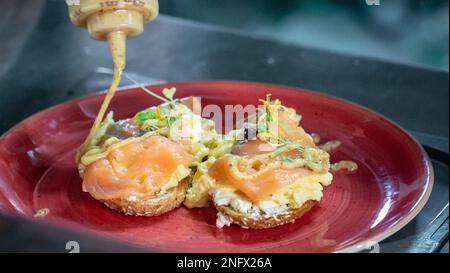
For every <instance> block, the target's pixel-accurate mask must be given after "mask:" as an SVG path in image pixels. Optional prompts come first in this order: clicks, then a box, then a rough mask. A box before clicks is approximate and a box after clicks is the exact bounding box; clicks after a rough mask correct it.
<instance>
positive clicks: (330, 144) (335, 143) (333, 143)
mask: <svg viewBox="0 0 450 273" xmlns="http://www.w3.org/2000/svg"><path fill="white" fill-rule="evenodd" d="M339 146H341V142H340V141H339V140H330V141H327V142H325V143H323V144H320V145H319V148H320V149H322V150H323V151H325V152H327V153H328V152H331V151H332V150H334V149H337V148H338V147H339Z"/></svg>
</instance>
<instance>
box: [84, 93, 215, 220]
mask: <svg viewBox="0 0 450 273" xmlns="http://www.w3.org/2000/svg"><path fill="white" fill-rule="evenodd" d="M174 91H175V90H169V89H168V90H164V93H165V94H167V96H168V98H167V101H166V102H165V103H163V104H161V105H159V106H157V107H152V108H150V109H148V110H145V111H142V112H139V113H137V114H136V115H135V117H133V118H130V119H125V120H119V121H114V119H113V113H112V112H111V113H109V114H108V115H107V117H106V119H105V120H104V121H103V122H102V123H101V125H100V126H99V127H98V128H97V129H96V131H95V132H94V133H93V134H91V137H89V138H88V139H87V140H86V142H85V143H84V144H83V145H82V146H81V147H80V149H79V151H78V155H77V161H78V169H79V173H80V175H81V177H82V179H83V190H84V191H87V192H89V193H90V194H91V195H92V197H94V198H95V199H97V200H99V201H101V202H103V203H104V204H105V205H107V206H108V207H110V208H113V209H115V210H117V211H120V212H123V213H125V214H128V215H142V216H155V215H160V214H162V213H165V212H168V211H170V210H172V209H174V208H176V207H178V206H179V205H180V204H181V203H182V202H183V200H184V199H185V192H186V189H187V187H188V185H189V183H190V181H191V176H192V173H193V170H195V169H196V165H197V164H198V163H199V162H200V161H202V159H203V157H205V156H206V155H207V154H208V152H209V147H210V146H211V145H214V143H215V141H216V138H217V134H216V131H215V128H214V123H213V122H212V121H210V120H207V119H203V118H201V117H200V116H199V115H197V114H195V113H194V112H193V111H192V108H193V106H194V105H195V103H196V99H195V98H188V99H185V100H174V99H172V96H173V93H174Z"/></svg>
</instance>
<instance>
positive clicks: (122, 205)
mask: <svg viewBox="0 0 450 273" xmlns="http://www.w3.org/2000/svg"><path fill="white" fill-rule="evenodd" d="M188 182H189V179H188V178H185V179H183V180H181V181H180V182H179V183H178V186H177V187H175V188H173V189H172V190H171V191H169V192H168V193H167V194H166V195H165V196H164V198H162V199H161V200H158V201H157V202H156V201H155V200H157V198H161V197H160V196H152V197H146V198H141V199H138V200H136V201H130V200H129V199H126V198H115V199H110V200H99V201H101V202H102V203H104V204H105V205H106V206H107V207H109V208H111V209H114V210H116V211H118V212H121V213H124V214H126V215H134V216H158V215H161V214H164V213H166V212H169V211H171V210H173V209H176V208H178V207H179V206H180V205H181V203H182V202H183V200H184V197H185V194H186V189H187V187H188Z"/></svg>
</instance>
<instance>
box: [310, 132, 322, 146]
mask: <svg viewBox="0 0 450 273" xmlns="http://www.w3.org/2000/svg"><path fill="white" fill-rule="evenodd" d="M311 137H312V139H313V141H314V144H316V145H317V144H319V143H320V135H319V134H316V133H311Z"/></svg>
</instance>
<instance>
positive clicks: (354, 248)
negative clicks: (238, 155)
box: [0, 80, 435, 253]
mask: <svg viewBox="0 0 450 273" xmlns="http://www.w3.org/2000/svg"><path fill="white" fill-rule="evenodd" d="M221 83H222V84H237V85H253V86H261V85H263V86H265V87H271V86H272V87H275V88H277V87H278V88H283V89H286V90H290V91H293V92H303V93H310V94H314V95H315V96H318V97H323V98H328V99H333V100H336V101H338V102H341V103H344V104H349V105H351V106H353V107H356V108H359V109H361V110H364V111H366V112H369V113H371V114H374V115H376V116H378V117H380V118H381V119H382V120H383V121H384V122H387V123H389V124H390V125H392V126H393V127H394V128H396V129H397V130H398V131H399V132H401V133H402V134H404V135H405V136H406V137H407V138H409V139H410V140H411V141H412V142H413V143H414V144H415V146H416V148H417V149H418V150H419V151H420V153H421V155H422V156H423V159H424V161H425V167H426V170H427V179H426V180H427V181H426V190H425V191H424V192H423V193H422V195H421V196H420V198H419V199H418V200H417V201H416V203H415V204H414V208H413V209H412V210H411V211H410V212H409V213H408V214H406V215H405V217H404V218H403V219H402V220H400V221H398V222H397V223H395V224H394V225H392V226H391V227H390V228H389V229H387V230H385V231H383V232H381V233H379V234H376V235H374V236H372V237H369V238H368V239H366V240H364V241H361V242H358V243H356V244H353V245H350V246H347V247H345V248H343V249H339V250H338V251H336V253H349V252H358V251H361V250H363V249H367V247H368V246H371V245H373V244H374V243H378V242H380V241H382V240H384V239H386V238H388V237H389V236H391V235H393V234H394V233H396V232H397V231H399V230H400V229H401V228H403V227H404V226H406V225H407V224H408V223H409V222H410V221H411V220H413V219H414V218H415V217H416V216H417V214H419V212H420V211H421V210H422V208H423V207H424V206H425V204H426V202H427V201H428V199H429V197H430V194H431V191H432V189H433V184H434V179H435V178H434V170H433V167H432V163H431V160H430V157H429V156H428V154H427V152H426V151H425V149H424V148H423V146H422V145H421V144H420V143H419V142H418V141H417V140H416V139H415V138H414V137H413V136H412V135H411V134H410V133H409V132H407V131H406V130H405V129H403V128H402V127H401V126H400V125H399V124H398V123H396V122H395V121H393V120H391V119H390V118H388V117H386V116H384V115H383V114H380V113H378V112H376V111H374V110H372V109H369V108H367V107H365V106H362V105H359V104H357V103H355V102H352V101H349V100H347V99H344V98H340V97H337V96H334V95H330V94H324V93H322V92H319V91H313V90H310V89H304V88H300V87H292V86H288V85H283V84H273V83H265V82H252V81H233V80H216V81H211V80H210V81H180V82H164V83H160V84H155V85H151V84H143V85H144V86H146V87H149V86H151V87H158V86H166V85H168V84H174V85H177V86H180V85H191V84H195V85H211V84H221ZM132 88H139V85H125V86H121V87H120V88H118V90H117V92H125V91H128V90H130V89H132ZM104 93H106V90H102V91H98V92H94V93H91V94H88V95H85V96H81V97H79V98H75V99H71V100H67V101H64V102H61V103H58V104H56V105H54V106H51V107H48V108H45V109H43V110H41V111H38V112H36V113H35V114H33V115H30V116H28V117H27V118H25V119H23V120H22V121H20V122H18V123H17V124H16V125H14V126H13V127H11V128H10V129H8V130H7V131H6V132H4V133H3V134H2V135H0V139H2V138H4V137H5V136H6V135H8V134H10V133H11V132H12V131H14V130H15V129H16V127H18V126H20V125H21V124H22V123H23V122H25V121H27V120H29V119H32V118H35V117H36V116H39V115H40V114H42V113H44V112H47V111H50V110H52V109H55V108H58V107H60V106H62V105H65V104H68V103H75V102H78V101H82V100H85V99H87V98H89V97H94V96H99V95H101V94H104ZM0 213H2V214H6V215H11V216H13V217H17V218H22V219H27V220H30V218H29V217H26V216H23V215H20V214H10V213H8V212H5V211H0ZM31 220H32V221H36V220H34V219H31ZM51 225H54V226H60V227H61V228H64V229H69V230H74V228H71V227H67V226H65V225H59V224H55V223H52V224H51ZM84 232H87V233H91V232H89V231H88V230H86V231H84Z"/></svg>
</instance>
